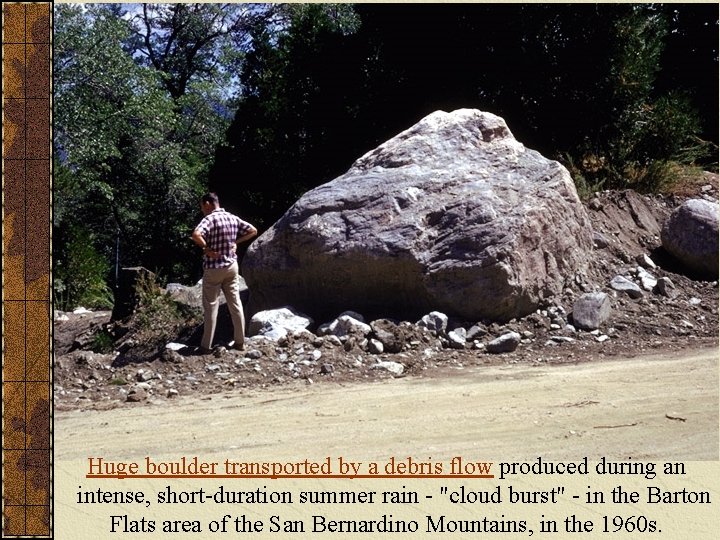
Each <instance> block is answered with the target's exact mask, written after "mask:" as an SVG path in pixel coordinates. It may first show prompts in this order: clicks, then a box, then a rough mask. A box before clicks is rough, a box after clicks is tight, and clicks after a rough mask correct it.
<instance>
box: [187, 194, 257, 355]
mask: <svg viewBox="0 0 720 540" xmlns="http://www.w3.org/2000/svg"><path fill="white" fill-rule="evenodd" d="M200 208H201V210H202V212H203V214H204V215H205V217H204V218H203V219H202V221H200V223H199V224H198V226H197V227H195V230H194V231H193V233H192V239H193V241H194V242H195V243H196V244H197V245H198V246H200V247H201V248H202V250H203V280H202V283H203V284H202V296H203V314H204V321H205V329H204V331H203V337H202V341H201V342H200V349H201V351H202V352H204V353H207V352H209V351H210V350H211V345H212V340H213V336H214V335H215V326H216V324H217V313H218V306H219V301H218V299H219V297H220V290H221V289H222V292H223V294H224V295H225V300H226V301H227V305H228V309H229V310H230V317H231V318H232V323H233V329H234V337H235V343H234V344H233V348H235V349H239V350H242V348H243V344H244V341H245V316H244V314H243V308H242V303H241V302H240V283H239V271H238V261H237V245H238V244H240V243H242V242H245V241H246V240H250V239H251V238H253V237H254V236H255V235H257V229H256V228H255V227H253V226H252V225H250V224H249V223H248V222H246V221H243V220H242V219H240V218H239V217H237V216H235V215H233V214H231V213H230V212H226V211H225V210H224V209H223V208H220V201H219V200H218V196H217V195H216V194H215V193H207V194H205V195H203V197H202V199H200Z"/></svg>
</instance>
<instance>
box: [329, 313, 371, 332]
mask: <svg viewBox="0 0 720 540" xmlns="http://www.w3.org/2000/svg"><path fill="white" fill-rule="evenodd" d="M328 332H329V333H330V334H332V335H333V336H337V337H339V338H341V337H345V336H367V335H368V334H369V333H370V332H372V328H370V325H369V324H365V323H364V322H360V321H359V320H357V319H355V318H354V317H351V316H350V315H341V316H340V317H338V318H337V319H335V320H334V321H332V322H331V323H330V325H329V326H328Z"/></svg>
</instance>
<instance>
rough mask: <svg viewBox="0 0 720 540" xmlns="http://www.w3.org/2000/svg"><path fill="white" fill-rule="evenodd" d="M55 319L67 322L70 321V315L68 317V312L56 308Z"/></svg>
mask: <svg viewBox="0 0 720 540" xmlns="http://www.w3.org/2000/svg"><path fill="white" fill-rule="evenodd" d="M53 320H54V321H55V322H65V321H69V320H70V317H68V315H67V313H64V312H62V311H58V310H55V312H54V315H53Z"/></svg>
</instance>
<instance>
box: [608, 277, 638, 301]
mask: <svg viewBox="0 0 720 540" xmlns="http://www.w3.org/2000/svg"><path fill="white" fill-rule="evenodd" d="M610 287H611V288H612V289H614V290H616V291H619V292H624V293H625V294H627V295H628V296H629V297H630V298H640V297H641V296H642V295H643V292H642V289H641V288H640V287H638V286H637V285H636V284H635V283H633V282H632V281H630V280H629V279H628V278H626V277H623V276H615V277H614V278H612V281H610Z"/></svg>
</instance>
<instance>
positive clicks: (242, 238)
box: [235, 225, 258, 244]
mask: <svg viewBox="0 0 720 540" xmlns="http://www.w3.org/2000/svg"><path fill="white" fill-rule="evenodd" d="M257 233H258V232H257V229H256V228H255V227H253V226H252V225H250V230H249V231H248V232H246V233H245V234H243V235H242V236H239V237H238V239H237V240H235V244H242V243H243V242H246V241H247V240H250V239H251V238H254V237H255V236H257Z"/></svg>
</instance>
